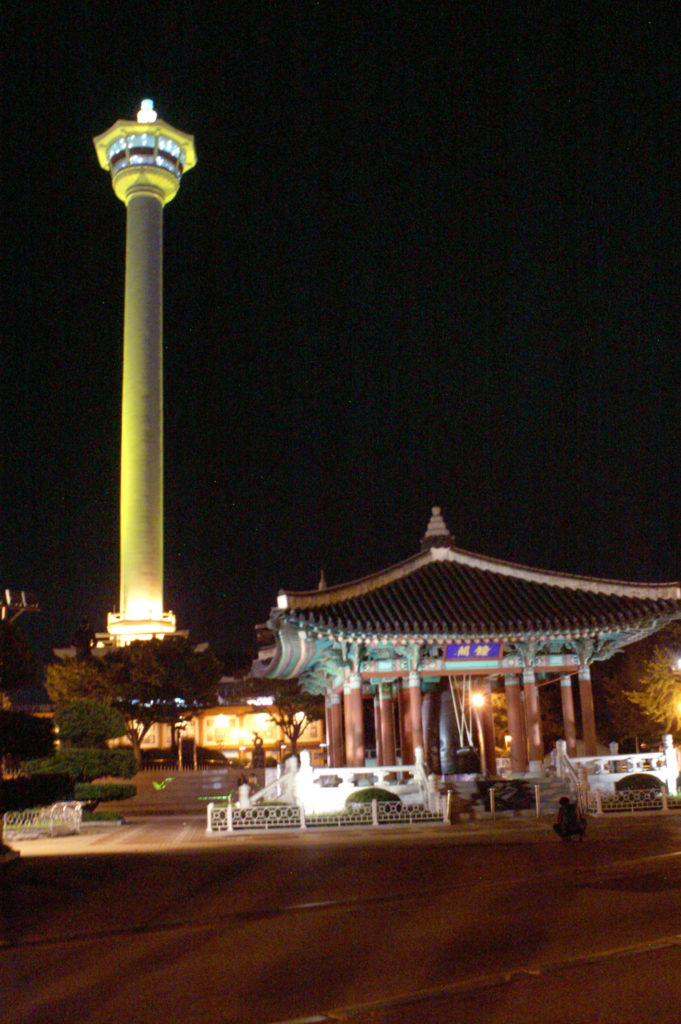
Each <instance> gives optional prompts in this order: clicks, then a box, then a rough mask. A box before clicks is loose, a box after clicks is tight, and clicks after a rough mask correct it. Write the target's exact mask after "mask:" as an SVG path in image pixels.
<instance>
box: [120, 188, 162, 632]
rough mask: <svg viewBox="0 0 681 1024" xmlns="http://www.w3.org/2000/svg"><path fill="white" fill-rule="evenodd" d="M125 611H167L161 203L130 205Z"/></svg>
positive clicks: (146, 197) (149, 196) (151, 614)
mask: <svg viewBox="0 0 681 1024" xmlns="http://www.w3.org/2000/svg"><path fill="white" fill-rule="evenodd" d="M120 524H121V533H120V556H121V563H120V611H121V615H122V616H123V618H125V619H127V620H133V621H143V620H145V619H148V620H150V621H159V622H160V620H161V618H162V613H163V201H162V197H161V196H159V195H158V193H156V192H155V191H154V190H149V191H147V190H145V189H143V188H139V189H137V190H136V191H135V193H134V194H133V195H132V196H131V197H130V199H129V201H128V207H127V232H126V248H125V322H124V330H123V410H122V429H121V515H120Z"/></svg>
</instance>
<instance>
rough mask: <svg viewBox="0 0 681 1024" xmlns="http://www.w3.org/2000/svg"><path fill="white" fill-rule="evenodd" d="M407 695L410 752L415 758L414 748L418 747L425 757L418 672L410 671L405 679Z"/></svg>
mask: <svg viewBox="0 0 681 1024" xmlns="http://www.w3.org/2000/svg"><path fill="white" fill-rule="evenodd" d="M407 689H408V696H409V720H410V722H411V741H412V753H413V754H414V759H416V753H415V752H416V748H417V747H420V748H421V751H422V752H423V756H424V758H425V756H426V751H425V749H424V744H423V718H422V708H421V680H420V678H419V674H418V672H410V673H409V679H408V681H407Z"/></svg>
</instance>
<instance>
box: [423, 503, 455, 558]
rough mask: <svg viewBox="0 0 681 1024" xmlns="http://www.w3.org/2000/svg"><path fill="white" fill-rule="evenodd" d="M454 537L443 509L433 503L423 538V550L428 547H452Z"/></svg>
mask: <svg viewBox="0 0 681 1024" xmlns="http://www.w3.org/2000/svg"><path fill="white" fill-rule="evenodd" d="M453 544H454V538H453V537H452V535H451V533H450V532H449V530H448V528H447V524H446V523H445V521H444V519H443V517H442V510H441V509H440V506H439V505H433V507H432V509H431V515H430V520H429V522H428V527H427V529H426V532H425V535H424V536H423V537H422V539H421V550H422V551H426V550H428V548H442V547H452V546H453Z"/></svg>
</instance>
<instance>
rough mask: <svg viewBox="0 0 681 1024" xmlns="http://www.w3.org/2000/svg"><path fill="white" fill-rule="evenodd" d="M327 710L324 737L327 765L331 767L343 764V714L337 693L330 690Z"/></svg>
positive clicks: (338, 766)
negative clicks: (325, 733)
mask: <svg viewBox="0 0 681 1024" xmlns="http://www.w3.org/2000/svg"><path fill="white" fill-rule="evenodd" d="M328 710H329V714H328V721H329V735H328V736H327V738H326V742H327V747H326V752H327V755H328V759H329V765H330V766H331V767H332V768H340V767H341V765H342V764H343V715H342V713H341V698H340V694H339V693H335V692H333V691H332V692H331V693H330V694H329V695H328Z"/></svg>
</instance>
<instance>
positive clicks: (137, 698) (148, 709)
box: [105, 637, 222, 763]
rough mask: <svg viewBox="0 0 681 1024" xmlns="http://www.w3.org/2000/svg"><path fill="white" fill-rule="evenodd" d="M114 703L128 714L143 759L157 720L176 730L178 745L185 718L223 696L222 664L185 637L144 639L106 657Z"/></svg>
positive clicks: (130, 731) (135, 747)
mask: <svg viewBox="0 0 681 1024" xmlns="http://www.w3.org/2000/svg"><path fill="white" fill-rule="evenodd" d="M105 661H106V664H107V667H108V669H109V671H110V672H111V674H112V698H113V704H114V706H115V707H116V708H118V710H119V711H120V712H121V713H122V715H123V717H124V719H125V723H126V732H127V735H128V737H129V738H130V741H131V743H132V745H133V750H134V752H135V757H136V759H137V762H138V763H139V762H140V761H141V744H142V740H143V739H144V737H145V736H146V734H147V732H148V731H149V729H150V728H151V726H152V725H154V724H155V723H156V722H160V723H165V724H167V725H169V726H170V728H171V736H172V741H173V748H175V747H176V746H177V739H178V734H179V732H180V731H181V729H182V727H183V725H184V723H185V722H187V721H188V720H189V719H190V718H191V717H192V716H193V715H195V714H196V712H197V711H200V710H202V709H203V708H206V707H210V706H211V705H212V704H214V703H215V701H216V699H217V697H216V694H217V684H218V682H219V680H220V676H221V675H222V667H221V665H220V663H219V661H218V660H217V658H216V657H215V655H214V654H213V653H212V651H210V650H209V648H208V647H207V646H204V645H200V646H199V647H195V646H193V645H192V644H190V643H189V641H188V640H187V639H186V638H184V637H173V638H172V639H166V640H140V641H136V642H135V643H132V644H130V645H129V646H128V647H120V648H118V649H115V650H113V651H112V652H111V653H110V654H108V655H107V656H106V659H105Z"/></svg>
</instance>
